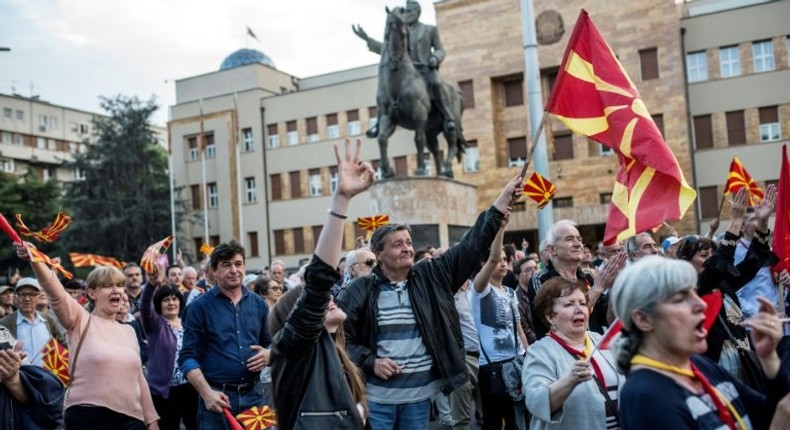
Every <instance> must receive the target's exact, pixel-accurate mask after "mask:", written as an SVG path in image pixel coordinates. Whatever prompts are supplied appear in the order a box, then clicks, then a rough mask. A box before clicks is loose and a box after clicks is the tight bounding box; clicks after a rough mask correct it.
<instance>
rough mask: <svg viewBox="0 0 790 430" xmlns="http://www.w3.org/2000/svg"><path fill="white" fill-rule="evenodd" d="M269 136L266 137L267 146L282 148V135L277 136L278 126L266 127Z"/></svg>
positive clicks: (270, 125)
mask: <svg viewBox="0 0 790 430" xmlns="http://www.w3.org/2000/svg"><path fill="white" fill-rule="evenodd" d="M266 131H267V133H268V136H267V137H266V142H267V145H269V148H277V147H278V146H280V135H279V134H277V124H269V125H267V126H266Z"/></svg>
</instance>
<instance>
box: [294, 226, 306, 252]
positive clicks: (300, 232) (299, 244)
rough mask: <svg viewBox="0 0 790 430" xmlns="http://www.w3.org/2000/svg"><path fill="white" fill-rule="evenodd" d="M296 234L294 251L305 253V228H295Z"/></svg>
mask: <svg viewBox="0 0 790 430" xmlns="http://www.w3.org/2000/svg"><path fill="white" fill-rule="evenodd" d="M293 235H294V253H295V254H304V229H302V228H301V227H297V228H295V229H293Z"/></svg>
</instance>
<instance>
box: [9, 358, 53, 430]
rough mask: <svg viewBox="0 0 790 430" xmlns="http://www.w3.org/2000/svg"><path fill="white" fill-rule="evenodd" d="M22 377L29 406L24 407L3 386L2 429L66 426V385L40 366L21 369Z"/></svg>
mask: <svg viewBox="0 0 790 430" xmlns="http://www.w3.org/2000/svg"><path fill="white" fill-rule="evenodd" d="M19 378H20V379H21V381H22V385H23V386H24V387H25V391H27V395H28V399H29V401H30V404H29V405H28V406H23V405H22V404H20V403H19V402H18V401H17V400H16V399H14V398H13V397H11V393H9V392H8V389H6V388H5V386H3V385H0V430H17V429H27V430H39V429H41V430H43V429H56V428H58V427H59V426H60V425H61V424H62V423H63V396H64V394H65V390H64V389H63V384H62V383H61V382H60V380H58V378H56V377H55V375H53V374H52V373H51V372H49V371H48V370H45V369H43V368H41V367H38V366H21V367H20V368H19Z"/></svg>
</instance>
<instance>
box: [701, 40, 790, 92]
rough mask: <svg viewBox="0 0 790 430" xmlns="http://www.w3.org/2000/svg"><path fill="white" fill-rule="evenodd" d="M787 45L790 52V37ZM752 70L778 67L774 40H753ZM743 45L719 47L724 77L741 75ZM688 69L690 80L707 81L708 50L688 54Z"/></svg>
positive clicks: (720, 67)
mask: <svg viewBox="0 0 790 430" xmlns="http://www.w3.org/2000/svg"><path fill="white" fill-rule="evenodd" d="M785 46H786V50H787V52H788V53H790V37H787V38H786V39H785ZM751 47H752V70H753V71H754V73H762V72H770V71H772V70H775V69H776V60H775V56H774V45H773V40H771V39H768V40H758V41H756V42H752V44H751ZM741 69H742V68H741V47H740V46H738V45H733V46H724V47H721V48H719V74H720V76H721V77H722V78H731V77H734V76H740V75H741V74H742V73H743V71H742V70H741ZM686 71H687V75H688V76H687V77H688V81H689V82H702V81H707V80H708V79H709V77H708V57H707V52H706V51H695V52H689V53H688V54H686Z"/></svg>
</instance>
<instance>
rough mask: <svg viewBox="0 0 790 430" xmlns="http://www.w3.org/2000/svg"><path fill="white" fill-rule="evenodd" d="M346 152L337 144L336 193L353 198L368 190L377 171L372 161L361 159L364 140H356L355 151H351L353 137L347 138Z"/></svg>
mask: <svg viewBox="0 0 790 430" xmlns="http://www.w3.org/2000/svg"><path fill="white" fill-rule="evenodd" d="M344 144H345V152H344V154H342V155H341V154H340V148H339V147H338V145H337V144H336V145H335V157H336V158H337V177H338V185H337V190H336V191H335V192H336V193H338V194H340V195H342V196H344V197H346V198H349V199H350V198H352V197H354V196H355V195H357V194H359V193H361V192H363V191H365V190H367V189H368V188H370V186H371V185H372V184H373V180H374V176H375V171H374V170H373V166H371V165H370V163H366V162H362V161H360V159H359V151H360V148H361V147H362V141H361V140H360V139H357V140H356V143H355V147H354V150H353V153H352V151H351V148H350V147H351V139H349V138H346V139H345V142H344Z"/></svg>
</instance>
